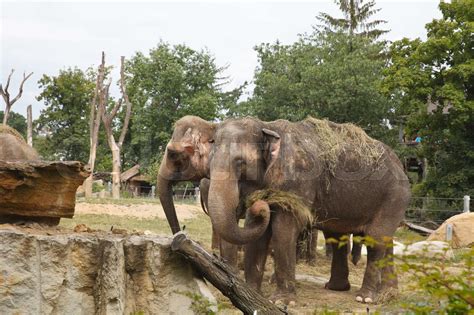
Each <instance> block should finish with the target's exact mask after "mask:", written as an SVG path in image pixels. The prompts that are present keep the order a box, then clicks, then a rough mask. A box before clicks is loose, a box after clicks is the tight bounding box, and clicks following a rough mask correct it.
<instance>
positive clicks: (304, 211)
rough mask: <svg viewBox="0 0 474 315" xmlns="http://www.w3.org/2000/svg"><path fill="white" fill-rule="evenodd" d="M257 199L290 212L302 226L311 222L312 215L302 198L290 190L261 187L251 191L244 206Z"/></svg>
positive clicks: (250, 204)
mask: <svg viewBox="0 0 474 315" xmlns="http://www.w3.org/2000/svg"><path fill="white" fill-rule="evenodd" d="M258 200H263V201H265V202H267V203H268V205H269V206H270V207H272V206H274V207H275V206H277V207H278V208H280V209H281V210H283V211H287V212H290V213H292V214H293V215H294V216H295V218H296V220H297V221H298V222H299V224H301V225H302V226H307V225H310V224H311V223H312V222H313V215H312V214H311V210H310V209H309V207H308V206H306V205H305V203H304V202H303V200H302V198H301V197H299V196H297V195H296V194H294V193H291V192H285V191H281V190H276V189H262V190H257V191H255V192H253V193H252V194H251V195H250V196H248V197H247V199H246V203H245V206H246V208H249V207H251V206H252V204H253V203H255V202H256V201H258Z"/></svg>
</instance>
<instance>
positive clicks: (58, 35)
mask: <svg viewBox="0 0 474 315" xmlns="http://www.w3.org/2000/svg"><path fill="white" fill-rule="evenodd" d="M0 3H1V4H0V37H1V46H0V59H1V65H0V67H1V68H0V79H1V80H2V83H3V85H5V82H6V79H7V76H8V74H9V72H10V69H12V68H14V69H15V70H16V72H15V74H14V76H13V78H12V83H11V85H10V91H11V93H10V94H13V95H16V93H17V91H18V84H19V81H20V80H21V76H22V73H23V71H27V72H31V71H32V72H34V75H33V77H32V78H30V80H29V81H27V82H26V84H25V88H24V94H23V97H22V99H21V100H20V101H18V103H16V104H15V105H14V107H13V111H16V112H18V113H21V114H23V115H25V116H26V106H27V105H28V104H33V116H34V118H36V117H37V116H38V115H39V112H40V110H41V109H42V108H44V106H43V104H41V103H40V102H38V101H36V99H35V97H36V96H37V95H38V94H39V93H40V91H39V88H38V85H37V81H38V80H39V79H40V78H41V76H42V75H43V74H48V75H56V74H58V72H59V70H60V69H64V68H67V67H74V66H77V67H79V68H81V69H85V68H87V67H89V66H93V65H94V66H96V65H97V63H98V61H99V59H100V52H101V51H102V50H104V51H105V52H106V56H107V64H114V65H117V66H118V65H119V60H120V56H121V55H124V56H126V57H127V58H128V57H131V56H132V55H133V54H134V53H135V52H137V51H141V52H144V53H147V52H148V51H149V49H150V48H153V47H155V46H156V44H157V43H158V42H159V41H160V40H163V41H166V42H169V43H170V44H181V43H184V44H186V45H188V46H190V47H192V48H193V49H197V50H199V49H202V48H207V49H208V50H209V51H210V52H211V53H212V54H213V55H214V56H215V58H216V61H217V64H218V65H220V66H224V65H228V69H227V70H226V72H225V75H227V76H229V77H230V79H231V82H230V84H229V85H228V86H227V87H226V89H231V88H233V87H236V86H238V85H240V84H242V83H243V82H244V81H250V80H252V77H253V73H254V70H255V67H256V66H257V56H256V53H255V51H254V50H253V47H254V46H255V45H257V44H260V43H262V42H274V41H275V40H277V39H278V40H280V42H283V43H288V44H289V43H292V42H294V41H295V40H296V39H297V36H298V34H301V33H304V32H309V31H311V25H313V24H315V23H316V19H315V16H316V15H317V14H318V13H319V12H327V13H329V14H332V15H336V16H337V15H339V13H338V8H337V6H336V5H335V4H334V2H333V1H330V0H327V1H306V2H289V1H288V2H283V1H280V2H272V1H242V2H238V1H233V2H230V1H219V2H198V1H192V2H177V1H174V2H157V1H145V2H138V1H134V2H132V1H106V2H79V1H77V2H54V1H53V2H51V1H50V2H40V1H34V2H25V1H5V0H0ZM438 3H439V1H437V0H431V1H429V0H413V1H408V0H406V1H394V0H392V1H382V0H379V1H377V6H378V7H379V8H381V9H382V10H381V11H380V12H379V14H378V15H377V16H376V18H380V19H384V20H387V21H388V23H387V25H386V28H388V29H391V32H390V33H389V34H388V35H387V36H386V38H387V39H389V40H397V39H401V38H402V37H409V38H416V37H421V38H426V31H425V28H424V26H425V24H426V23H428V22H430V21H431V20H432V19H433V18H439V17H440V16H441V14H440V12H439V10H438V8H437V6H438ZM3 106H4V104H3V103H1V107H0V108H1V109H2V110H3Z"/></svg>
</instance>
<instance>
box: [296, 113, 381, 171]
mask: <svg viewBox="0 0 474 315" xmlns="http://www.w3.org/2000/svg"><path fill="white" fill-rule="evenodd" d="M305 122H309V123H310V124H311V125H312V126H313V127H314V129H315V137H316V142H317V145H318V149H319V157H320V158H321V159H322V160H323V161H324V162H325V163H326V165H327V168H328V170H329V171H330V172H331V173H332V174H334V171H335V169H336V167H337V162H338V160H339V156H340V155H341V154H344V153H345V154H348V155H349V154H350V155H352V157H351V158H352V159H354V160H356V161H359V163H360V166H366V167H369V168H373V169H377V168H378V166H379V164H380V162H381V158H382V155H383V154H384V152H385V149H384V146H383V145H382V143H380V142H379V141H377V140H374V139H372V138H370V137H369V136H368V135H367V134H366V133H365V131H364V130H362V129H361V128H360V127H357V126H356V125H354V124H351V123H345V124H336V123H333V122H330V121H328V120H325V119H323V120H320V119H316V118H313V117H308V118H307V119H306V120H305Z"/></svg>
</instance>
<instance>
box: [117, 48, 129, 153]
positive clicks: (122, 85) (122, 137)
mask: <svg viewBox="0 0 474 315" xmlns="http://www.w3.org/2000/svg"><path fill="white" fill-rule="evenodd" d="M120 90H121V91H122V97H123V100H124V101H125V105H126V106H127V112H126V113H125V120H124V122H123V126H122V132H121V133H120V138H119V142H118V146H119V147H122V144H123V141H124V140H125V135H126V134H127V130H128V124H129V122H130V116H131V113H132V103H130V100H129V99H128V94H127V90H126V87H125V57H124V56H122V57H121V58H120Z"/></svg>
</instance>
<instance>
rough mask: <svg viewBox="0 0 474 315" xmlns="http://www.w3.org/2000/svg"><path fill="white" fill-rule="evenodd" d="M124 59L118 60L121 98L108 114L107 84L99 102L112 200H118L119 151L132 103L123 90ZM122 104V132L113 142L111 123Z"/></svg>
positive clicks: (125, 132)
mask: <svg viewBox="0 0 474 315" xmlns="http://www.w3.org/2000/svg"><path fill="white" fill-rule="evenodd" d="M124 64H125V57H123V56H122V57H121V59H120V92H121V93H122V97H121V98H119V100H118V101H115V102H114V104H113V107H112V109H111V110H110V112H108V110H107V100H108V99H109V88H110V83H108V84H107V85H106V86H105V88H104V93H103V94H104V95H103V97H104V99H105V101H104V102H101V105H102V106H103V108H102V122H103V123H104V128H105V133H106V134H107V142H108V144H109V147H110V150H111V151H112V197H113V198H114V199H119V198H120V173H121V170H122V162H121V158H120V151H121V150H122V145H123V141H124V140H125V135H126V134H127V130H128V123H129V122H130V116H131V113H132V103H130V101H129V99H128V95H127V91H126V88H125V69H124V68H125V65H124ZM122 104H125V106H126V107H125V110H126V111H125V118H124V121H123V126H122V130H121V132H120V136H119V139H118V142H117V141H116V140H115V136H114V128H113V122H114V119H115V118H116V116H117V114H118V112H119V110H120V108H122Z"/></svg>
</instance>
